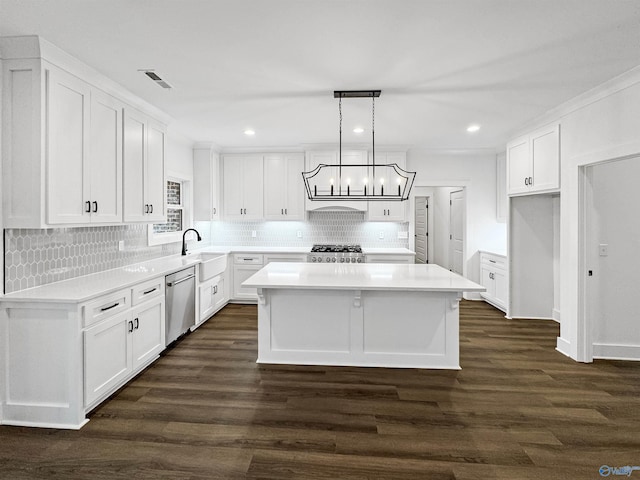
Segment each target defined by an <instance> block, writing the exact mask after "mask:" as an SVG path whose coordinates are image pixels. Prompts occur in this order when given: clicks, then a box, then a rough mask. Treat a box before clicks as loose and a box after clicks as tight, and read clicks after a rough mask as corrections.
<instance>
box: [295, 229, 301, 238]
mask: <svg viewBox="0 0 640 480" xmlns="http://www.w3.org/2000/svg"><path fill="white" fill-rule="evenodd" d="M296 235H297V237H298V238H302V230H298V232H297V234H296Z"/></svg>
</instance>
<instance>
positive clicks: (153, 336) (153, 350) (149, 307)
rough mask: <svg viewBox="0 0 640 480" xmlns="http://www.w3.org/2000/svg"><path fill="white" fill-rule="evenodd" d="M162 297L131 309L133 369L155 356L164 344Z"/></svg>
mask: <svg viewBox="0 0 640 480" xmlns="http://www.w3.org/2000/svg"><path fill="white" fill-rule="evenodd" d="M164 316H165V313H164V297H160V298H159V299H156V300H155V301H154V300H151V301H149V302H145V303H143V304H142V305H140V306H138V307H135V308H134V309H133V310H131V318H132V321H133V332H132V335H133V342H132V343H133V346H132V352H133V353H132V354H133V369H134V370H135V369H136V368H138V367H139V366H141V365H144V364H145V363H147V362H148V361H149V360H150V359H152V358H154V357H156V356H157V355H158V354H159V353H160V352H161V351H162V350H163V349H164V346H165V320H164Z"/></svg>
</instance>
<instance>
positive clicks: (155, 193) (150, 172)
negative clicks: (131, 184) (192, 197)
mask: <svg viewBox="0 0 640 480" xmlns="http://www.w3.org/2000/svg"><path fill="white" fill-rule="evenodd" d="M164 152H165V132H164V128H162V126H160V125H156V124H153V123H148V125H147V161H146V163H145V184H144V191H145V204H148V205H149V214H148V215H147V221H149V220H154V221H159V222H162V221H164V220H165V218H166V215H165V210H164V205H165V190H166V187H165V182H164V157H165V155H164Z"/></svg>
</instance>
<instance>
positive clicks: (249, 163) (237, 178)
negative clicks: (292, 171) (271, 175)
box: [222, 155, 264, 220]
mask: <svg viewBox="0 0 640 480" xmlns="http://www.w3.org/2000/svg"><path fill="white" fill-rule="evenodd" d="M222 161H223V172H224V175H223V178H224V188H223V191H224V192H223V195H224V216H225V218H227V219H229V220H261V219H262V218H263V205H262V202H263V191H264V189H263V173H264V165H263V159H262V155H225V156H224V157H223V160H222Z"/></svg>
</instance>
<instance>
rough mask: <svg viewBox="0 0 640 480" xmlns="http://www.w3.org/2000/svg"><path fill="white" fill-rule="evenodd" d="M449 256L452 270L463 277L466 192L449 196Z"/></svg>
mask: <svg viewBox="0 0 640 480" xmlns="http://www.w3.org/2000/svg"><path fill="white" fill-rule="evenodd" d="M449 205H450V210H449V216H450V222H449V241H450V245H449V255H450V262H449V265H450V267H451V268H450V270H451V271H452V272H454V273H457V274H459V275H462V272H463V268H462V264H463V258H464V254H463V252H464V228H463V221H464V190H456V191H455V192H451V193H450V194H449Z"/></svg>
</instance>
